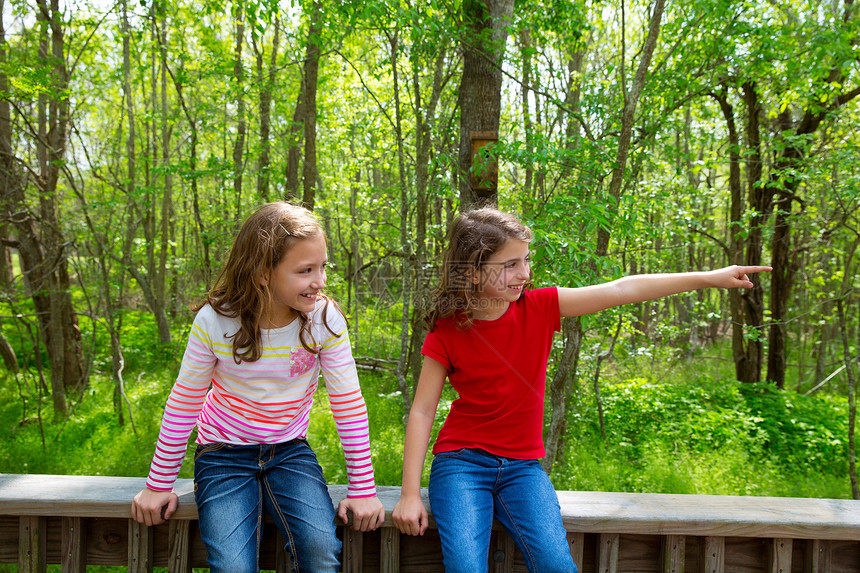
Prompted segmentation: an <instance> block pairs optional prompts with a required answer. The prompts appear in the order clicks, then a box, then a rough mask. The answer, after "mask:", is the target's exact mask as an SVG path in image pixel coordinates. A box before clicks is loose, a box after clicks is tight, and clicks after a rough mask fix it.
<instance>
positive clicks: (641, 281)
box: [558, 265, 773, 316]
mask: <svg viewBox="0 0 860 573" xmlns="http://www.w3.org/2000/svg"><path fill="white" fill-rule="evenodd" d="M770 270H773V269H772V268H771V267H759V266H753V267H744V266H738V265H733V266H731V267H725V268H722V269H717V270H714V271H704V272H693V273H666V274H653V275H631V276H628V277H622V278H620V279H618V280H614V281H612V282H608V283H603V284H598V285H591V286H587V287H580V288H559V289H558V304H559V309H560V310H561V315H562V316H582V315H585V314H591V313H593V312H597V311H600V310H604V309H607V308H612V307H614V306H622V305H625V304H630V303H634V302H644V301H646V300H654V299H655V298H661V297H664V296H668V295H671V294H678V293H682V292H688V291H691V290H697V289H700V288H710V287H714V288H752V287H753V283H752V281H750V279H749V275H751V274H754V273H760V272H766V271H770Z"/></svg>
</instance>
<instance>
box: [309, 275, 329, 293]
mask: <svg viewBox="0 0 860 573" xmlns="http://www.w3.org/2000/svg"><path fill="white" fill-rule="evenodd" d="M325 279H326V276H325V271H322V272H320V273H319V274H317V276H316V277H314V280H313V282H312V283H311V286H312V287H314V288H319V289H322V288H325Z"/></svg>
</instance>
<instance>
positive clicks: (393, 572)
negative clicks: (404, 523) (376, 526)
mask: <svg viewBox="0 0 860 573" xmlns="http://www.w3.org/2000/svg"><path fill="white" fill-rule="evenodd" d="M379 550H380V553H381V555H380V564H379V570H380V573H398V571H400V531H398V530H397V528H396V527H383V528H382V539H381V541H380V548H379Z"/></svg>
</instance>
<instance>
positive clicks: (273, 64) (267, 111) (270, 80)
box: [254, 15, 281, 203]
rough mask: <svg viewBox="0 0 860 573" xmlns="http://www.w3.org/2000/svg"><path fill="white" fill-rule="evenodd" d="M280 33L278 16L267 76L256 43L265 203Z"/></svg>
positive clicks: (259, 185) (260, 161)
mask: <svg viewBox="0 0 860 573" xmlns="http://www.w3.org/2000/svg"><path fill="white" fill-rule="evenodd" d="M280 31H281V18H280V16H277V15H276V16H275V37H274V39H273V40H272V54H271V56H270V62H269V71H268V72H267V73H266V74H265V75H264V73H263V52H262V50H257V44H256V42H255V43H254V50H255V51H256V57H257V77H258V81H259V82H260V105H259V107H260V157H259V158H258V159H257V194H258V195H259V196H260V199H261V200H262V201H263V202H264V203H268V202H269V170H270V168H271V167H270V162H271V160H270V159H269V151H270V149H271V145H272V144H271V141H270V137H269V133H270V132H271V129H272V89H273V88H274V85H275V75H276V74H277V64H278V41H279V39H280Z"/></svg>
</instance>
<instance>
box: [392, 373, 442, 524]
mask: <svg viewBox="0 0 860 573" xmlns="http://www.w3.org/2000/svg"><path fill="white" fill-rule="evenodd" d="M447 376H448V371H447V370H446V369H445V366H444V365H442V364H441V363H439V362H438V361H436V360H433V359H432V358H429V357H427V356H425V357H424V365H423V366H422V367H421V376H420V377H419V378H418V388H417V389H416V390H415V399H414V400H413V401H412V409H411V410H410V411H409V422H408V423H407V424H406V445H405V447H404V450H403V485H402V487H401V488H400V501H398V502H397V505H396V506H394V512H393V513H392V516H391V517H392V518H393V520H394V525H396V526H397V529H399V530H400V531H401V533H408V534H409V535H424V532H425V531H427V525H428V523H429V516H428V514H427V508H426V507H424V502H423V501H422V500H421V470H422V469H423V468H424V458H425V456H426V455H427V444H428V442H429V441H430V432H431V430H432V429H433V420H434V419H435V418H436V408H437V407H438V406H439V397H440V396H441V395H442V387H443V386H444V385H445V378H446V377H447Z"/></svg>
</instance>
